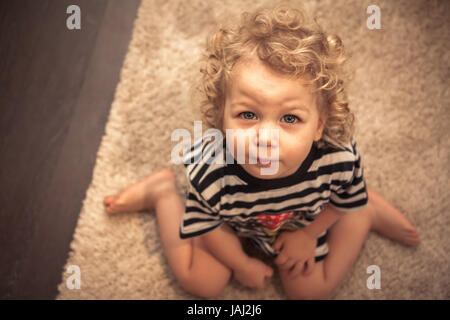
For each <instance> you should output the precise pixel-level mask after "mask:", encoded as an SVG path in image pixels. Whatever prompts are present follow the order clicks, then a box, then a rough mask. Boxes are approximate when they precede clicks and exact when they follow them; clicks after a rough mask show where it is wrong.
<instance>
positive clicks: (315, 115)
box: [223, 58, 324, 179]
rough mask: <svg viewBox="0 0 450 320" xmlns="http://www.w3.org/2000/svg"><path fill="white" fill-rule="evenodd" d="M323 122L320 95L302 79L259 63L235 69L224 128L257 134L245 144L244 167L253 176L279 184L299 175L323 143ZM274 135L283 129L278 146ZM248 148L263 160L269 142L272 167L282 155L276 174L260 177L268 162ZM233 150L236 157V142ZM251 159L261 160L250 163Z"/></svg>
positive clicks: (225, 112) (279, 134)
mask: <svg viewBox="0 0 450 320" xmlns="http://www.w3.org/2000/svg"><path fill="white" fill-rule="evenodd" d="M323 123H324V121H323V120H321V117H320V116H319V110H318V108H317V105H316V99H315V96H314V95H313V94H312V93H311V92H310V91H309V90H308V88H307V87H305V86H304V85H303V84H302V81H301V80H299V79H292V78H288V77H287V76H285V75H282V74H279V73H277V72H275V71H273V70H272V69H270V68H269V67H267V66H265V65H264V64H263V63H262V62H261V61H260V60H259V59H258V58H252V59H251V60H248V61H245V62H242V63H238V64H237V65H236V66H235V67H234V69H233V71H232V75H231V81H230V84H229V88H228V92H227V97H226V102H225V108H224V119H223V129H224V130H226V129H243V130H251V129H253V130H254V132H255V134H256V135H253V136H252V138H251V139H246V141H245V146H246V149H245V164H241V166H242V167H243V168H244V170H245V171H247V172H248V173H249V174H251V175H252V176H254V177H257V178H261V179H274V178H282V177H286V176H288V175H290V174H292V173H294V172H295V171H296V170H297V169H298V168H299V167H300V165H301V164H302V162H303V161H304V160H305V159H306V157H307V155H308V153H309V151H310V149H311V146H312V144H313V141H318V140H319V139H320V137H321V135H322V130H323ZM260 129H267V131H266V132H268V134H261V133H262V132H260ZM271 130H278V137H279V139H278V143H277V141H274V139H273V136H271V134H270V133H271ZM249 140H250V141H249ZM275 140H276V139H275ZM249 143H252V144H253V147H254V148H256V150H258V154H259V155H261V153H260V150H261V149H260V147H261V146H262V144H263V143H266V145H267V155H268V157H269V159H270V160H271V162H270V166H274V165H275V163H274V162H275V161H277V159H275V158H276V151H278V163H277V164H278V165H277V167H278V170H277V172H276V173H275V174H273V175H267V174H261V168H263V167H267V164H266V166H264V163H265V162H266V160H268V159H264V158H261V157H259V156H258V155H253V154H249V150H250V148H249ZM234 146H235V147H234V149H235V150H234V157H235V158H236V157H237V155H236V146H237V138H235V141H234ZM261 148H262V147H261ZM250 157H252V158H253V159H255V158H257V159H259V160H258V162H257V163H256V164H251V163H249V162H250V161H249V159H250ZM254 162H255V161H253V163H254ZM260 162H262V163H260Z"/></svg>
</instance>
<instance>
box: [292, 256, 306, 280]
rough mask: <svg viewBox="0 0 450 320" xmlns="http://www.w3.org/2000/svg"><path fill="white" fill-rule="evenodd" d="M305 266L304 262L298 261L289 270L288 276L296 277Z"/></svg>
mask: <svg viewBox="0 0 450 320" xmlns="http://www.w3.org/2000/svg"><path fill="white" fill-rule="evenodd" d="M304 268H305V262H304V261H303V260H301V261H298V262H297V263H296V264H295V265H294V267H293V268H292V269H291V270H290V271H289V276H290V277H291V278H296V277H298V276H299V275H301V274H302V272H303V269H304Z"/></svg>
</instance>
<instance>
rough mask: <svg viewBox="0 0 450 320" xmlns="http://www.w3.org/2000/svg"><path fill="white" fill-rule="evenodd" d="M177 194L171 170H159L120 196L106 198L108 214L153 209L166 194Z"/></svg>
mask: <svg viewBox="0 0 450 320" xmlns="http://www.w3.org/2000/svg"><path fill="white" fill-rule="evenodd" d="M167 192H176V185H175V176H174V175H173V173H172V171H170V170H166V169H164V170H159V171H156V172H154V173H152V174H151V175H149V176H148V177H146V178H144V179H142V180H140V181H139V182H137V183H135V184H133V185H131V186H129V187H128V188H126V189H125V190H123V191H122V192H120V193H119V194H118V195H111V196H107V197H105V199H104V200H103V204H104V205H105V210H106V212H108V213H111V214H113V213H122V212H138V211H142V210H148V209H152V208H153V207H154V206H155V203H156V200H157V199H158V198H159V197H161V196H162V195H163V194H164V193H167Z"/></svg>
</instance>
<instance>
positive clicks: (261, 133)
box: [256, 123, 279, 148]
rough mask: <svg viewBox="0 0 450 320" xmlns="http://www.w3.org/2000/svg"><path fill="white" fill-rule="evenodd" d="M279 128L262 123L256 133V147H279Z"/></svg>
mask: <svg viewBox="0 0 450 320" xmlns="http://www.w3.org/2000/svg"><path fill="white" fill-rule="evenodd" d="M278 137H279V132H278V128H276V127H275V126H273V125H271V124H270V123H262V124H261V125H260V126H259V128H257V132H256V145H257V146H258V147H264V146H265V147H267V148H276V147H278Z"/></svg>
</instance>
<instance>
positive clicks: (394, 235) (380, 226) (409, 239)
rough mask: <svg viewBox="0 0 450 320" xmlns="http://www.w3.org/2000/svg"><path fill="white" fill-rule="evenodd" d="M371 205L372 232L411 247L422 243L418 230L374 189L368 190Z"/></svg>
mask: <svg viewBox="0 0 450 320" xmlns="http://www.w3.org/2000/svg"><path fill="white" fill-rule="evenodd" d="M367 192H368V194H369V205H371V206H372V208H373V210H372V213H373V216H372V228H371V229H372V230H373V231H375V232H378V233H380V234H381V235H383V236H385V237H388V238H389V239H392V240H395V241H399V242H401V243H403V244H406V245H410V246H417V245H418V244H419V243H420V239H419V234H418V233H417V230H416V228H414V227H413V225H412V224H411V223H410V222H409V221H408V219H407V218H406V217H405V216H404V215H403V214H402V213H401V212H400V211H399V210H397V209H396V208H395V207H393V206H392V205H391V204H390V203H389V202H387V201H386V200H384V199H383V197H381V196H380V195H379V194H378V193H376V192H375V191H373V190H372V189H369V188H368V189H367Z"/></svg>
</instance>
